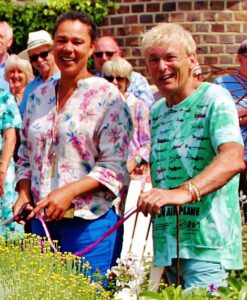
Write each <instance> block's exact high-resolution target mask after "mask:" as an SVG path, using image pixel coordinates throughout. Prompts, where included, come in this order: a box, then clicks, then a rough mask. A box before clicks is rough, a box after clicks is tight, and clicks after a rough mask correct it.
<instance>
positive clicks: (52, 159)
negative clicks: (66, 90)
mask: <svg viewBox="0 0 247 300" xmlns="http://www.w3.org/2000/svg"><path fill="white" fill-rule="evenodd" d="M55 101H56V103H55V111H54V115H53V126H52V135H51V137H52V140H51V146H50V150H49V154H48V159H49V162H50V177H51V178H53V177H54V176H55V170H56V146H57V145H58V104H59V94H58V85H56V87H55Z"/></svg>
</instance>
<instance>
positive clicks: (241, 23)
mask: <svg viewBox="0 0 247 300" xmlns="http://www.w3.org/2000/svg"><path fill="white" fill-rule="evenodd" d="M115 2H117V3H118V4H119V5H120V9H119V10H118V11H117V12H112V13H111V14H110V15H109V16H108V17H107V18H106V19H105V20H104V22H103V23H102V25H101V26H100V27H99V36H102V35H111V36H114V37H115V38H116V39H117V40H118V42H119V45H120V47H121V49H122V50H123V53H124V57H125V58H126V59H128V60H129V61H130V62H131V63H132V65H133V66H134V68H135V70H136V71H139V72H141V73H143V74H145V62H144V60H143V58H142V56H141V52H140V47H139V44H140V34H141V33H142V32H143V31H145V30H147V29H149V28H150V27H152V26H153V25H155V24H157V23H159V22H177V23H179V24H181V25H182V26H184V27H185V28H186V29H188V30H189V31H190V32H192V34H193V37H194V39H195V41H196V43H197V46H198V57H199V61H200V63H201V64H213V65H216V66H236V55H235V53H236V51H237V48H238V46H239V43H241V41H243V40H244V39H247V1H227V0H218V1H217V0H212V1H211V0H209V1H195V0H191V1H189V0H188V1H187V0H180V1H178V0H174V1H169V0H165V1H159V0H116V1H115Z"/></svg>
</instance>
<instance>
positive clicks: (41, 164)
mask: <svg viewBox="0 0 247 300" xmlns="http://www.w3.org/2000/svg"><path fill="white" fill-rule="evenodd" d="M95 31H96V28H95V25H94V23H93V22H92V21H91V20H90V19H89V17H88V16H87V15H85V14H83V13H81V12H67V13H65V14H63V15H62V16H61V17H60V18H59V19H58V20H57V22H56V25H55V29H54V48H53V51H54V57H55V61H56V63H57V66H58V67H59V69H60V71H61V79H60V80H54V81H51V82H47V83H46V84H44V85H42V86H41V87H37V88H36V90H35V92H34V93H33V94H32V95H31V96H30V97H29V100H28V102H27V103H28V104H27V105H28V106H27V110H26V112H27V113H26V114H25V116H24V120H23V123H24V125H23V129H22V131H21V147H20V150H19V157H20V159H19V161H18V170H17V176H18V189H19V198H18V200H17V202H16V204H15V206H14V213H17V211H18V210H19V209H20V207H21V205H22V204H23V203H24V202H27V201H30V200H31V198H33V201H34V203H35V208H33V207H32V206H31V205H29V206H27V209H28V210H30V214H29V217H28V219H31V218H33V217H35V216H38V215H39V214H44V219H45V220H46V221H49V222H47V226H48V229H49V231H50V233H51V237H52V239H56V240H58V241H59V244H60V246H61V250H62V251H69V252H73V253H74V252H77V251H79V250H83V249H85V248H86V247H87V246H88V245H90V244H91V243H93V242H94V241H95V240H97V239H98V238H99V237H101V236H102V235H103V234H104V233H105V232H106V231H107V230H108V229H109V228H110V227H111V226H113V225H114V224H115V223H116V222H117V220H118V216H117V214H116V206H117V205H116V206H114V205H113V201H114V200H115V199H116V198H119V199H124V190H126V188H125V184H126V185H127V184H128V174H127V168H126V160H127V149H128V146H129V140H130V139H131V132H132V127H133V124H132V119H131V115H130V112H129V110H128V107H127V106H126V104H125V103H124V102H123V101H122V97H121V95H120V93H119V91H118V90H117V89H116V88H115V87H114V86H113V85H111V84H109V83H108V82H107V81H106V80H105V79H103V78H98V77H94V76H92V74H90V73H89V72H88V70H87V62H88V58H89V57H90V56H91V54H92V52H93V50H94V39H95ZM41 98H42V101H40V99H41ZM114 203H115V202H114ZM71 206H74V209H75V210H74V217H73V218H66V217H65V214H66V211H67V210H69V209H70V208H71ZM32 231H33V233H36V234H39V235H41V236H42V235H44V231H43V228H42V225H41V223H40V221H39V220H38V218H35V219H34V220H33V221H32ZM121 243H122V234H118V232H114V233H113V234H112V235H110V236H109V237H108V238H106V239H105V240H104V241H103V242H102V243H100V244H99V245H98V246H97V247H95V248H94V249H93V250H92V251H90V252H89V253H88V254H86V260H87V261H89V263H90V264H91V266H92V272H94V271H95V269H96V268H98V269H99V270H100V272H101V274H105V272H106V270H107V269H109V268H110V267H111V266H112V264H114V263H115V260H116V257H118V256H119V255H120V250H121ZM116 249H117V251H116Z"/></svg>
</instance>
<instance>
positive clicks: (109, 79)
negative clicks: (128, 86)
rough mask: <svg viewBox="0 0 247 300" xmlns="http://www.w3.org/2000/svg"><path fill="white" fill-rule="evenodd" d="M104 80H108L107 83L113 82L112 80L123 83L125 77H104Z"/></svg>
mask: <svg viewBox="0 0 247 300" xmlns="http://www.w3.org/2000/svg"><path fill="white" fill-rule="evenodd" d="M105 79H106V80H108V81H109V82H113V81H114V79H116V80H117V81H123V80H124V79H125V77H121V76H116V77H114V76H105Z"/></svg>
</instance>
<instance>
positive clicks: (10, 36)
mask: <svg viewBox="0 0 247 300" xmlns="http://www.w3.org/2000/svg"><path fill="white" fill-rule="evenodd" d="M0 23H2V24H3V25H4V27H5V30H6V36H7V38H8V39H13V28H12V27H11V26H10V25H9V23H8V22H6V21H0Z"/></svg>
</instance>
